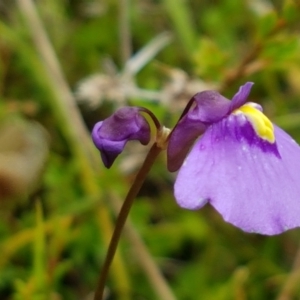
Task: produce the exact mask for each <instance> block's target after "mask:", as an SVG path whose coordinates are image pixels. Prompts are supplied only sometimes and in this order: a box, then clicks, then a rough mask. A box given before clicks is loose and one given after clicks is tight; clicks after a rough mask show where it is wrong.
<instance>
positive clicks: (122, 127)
mask: <svg viewBox="0 0 300 300" xmlns="http://www.w3.org/2000/svg"><path fill="white" fill-rule="evenodd" d="M141 110H142V109H140V108H138V107H123V108H120V109H119V110H117V111H116V112H115V113H114V114H113V115H111V116H110V117H109V118H107V119H105V120H104V121H101V122H98V123H96V125H95V126H94V129H93V131H92V139H93V142H94V144H95V145H96V147H97V148H98V149H99V150H100V153H101V158H102V161H103V163H104V165H105V166H106V167H107V168H110V167H111V166H112V164H113V162H114V161H115V159H116V158H117V156H118V155H119V154H120V153H121V152H122V151H123V149H124V147H125V145H126V143H127V142H128V141H130V140H138V141H140V142H141V143H142V144H143V145H146V144H148V143H149V141H150V127H149V124H148V122H147V121H146V119H145V118H144V117H143V116H142V115H140V114H139V112H140V111H141Z"/></svg>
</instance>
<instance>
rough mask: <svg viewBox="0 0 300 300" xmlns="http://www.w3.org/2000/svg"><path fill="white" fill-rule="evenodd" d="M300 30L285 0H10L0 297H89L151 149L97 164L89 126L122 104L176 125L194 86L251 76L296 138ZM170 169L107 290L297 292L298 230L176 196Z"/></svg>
mask: <svg viewBox="0 0 300 300" xmlns="http://www.w3.org/2000/svg"><path fill="white" fill-rule="evenodd" d="M299 33H300V5H299V2H298V1H292V0H283V1H279V0H278V1H268V0H248V1H247V0H241V1H231V0H214V1H208V0H201V1H196V0H190V1H184V0H160V1H159V0H142V1H138V0H132V1H129V0H86V1H84V0H38V1H35V2H33V1H32V0H16V1H10V0H1V2H0V119H1V122H0V200H1V201H0V205H1V207H0V208H1V210H0V211H1V219H0V251H1V253H0V299H3V300H4V299H22V300H23V299H29V300H31V299H53V300H54V299H55V300H56V299H66V300H68V299H91V295H92V292H93V290H94V289H95V286H96V282H97V278H98V274H99V270H100V268H101V264H102V262H103V258H104V255H105V252H106V247H107V243H108V241H109V238H110V236H111V232H112V229H113V224H114V220H115V215H116V212H117V210H118V207H119V204H120V202H122V199H123V198H124V196H125V194H126V191H127V190H128V188H129V186H130V183H131V182H132V179H133V176H134V174H135V172H136V170H137V168H138V166H139V164H140V162H141V160H142V158H143V157H144V154H145V150H144V149H143V148H140V147H139V146H138V145H137V144H133V145H131V146H130V145H128V148H127V152H126V153H125V154H124V155H122V157H120V158H118V160H117V162H116V164H115V165H114V166H113V167H112V168H111V169H110V170H106V169H105V168H104V167H103V165H102V163H101V161H100V158H99V154H98V153H97V151H96V150H95V149H94V147H93V145H92V144H91V140H90V136H89V133H88V131H87V128H88V130H90V129H91V128H92V126H93V125H94V124H95V122H97V121H98V120H100V119H103V118H105V117H107V116H108V115H110V114H111V113H112V111H114V110H115V109H116V108H117V107H120V106H122V105H124V104H130V105H136V104H139V105H143V106H146V107H148V108H151V109H152V110H153V111H154V112H155V113H156V115H158V116H159V118H160V120H161V122H163V123H164V124H165V125H166V126H168V127H172V126H173V125H174V124H175V122H176V120H177V118H178V117H179V115H180V113H181V111H182V109H183V107H184V105H185V103H187V101H188V100H189V98H190V97H191V96H192V95H193V94H194V93H196V92H198V91H200V90H203V89H212V88H214V89H217V90H219V91H220V92H222V93H223V94H224V95H225V96H227V97H228V98H230V97H231V96H232V95H233V94H234V93H235V92H236V91H237V89H238V87H239V86H240V85H241V84H243V83H245V82H246V81H254V82H255V86H254V88H253V90H252V93H251V100H252V101H255V102H258V103H261V104H262V105H263V106H264V109H265V113H266V114H267V115H268V116H269V117H270V118H271V119H272V120H273V121H274V122H275V123H277V124H278V125H280V126H281V127H283V128H284V129H285V130H287V131H288V132H289V133H291V134H292V135H293V137H294V138H295V139H296V140H298V141H300V130H299V128H300V35H299ZM79 109H80V110H79ZM82 118H83V119H84V123H83V121H82V120H83V119H82ZM84 124H85V125H86V127H85V125H84ZM174 176H175V175H174V174H170V173H168V171H167V170H166V163H165V157H164V155H161V156H160V158H159V160H158V161H157V162H156V164H155V167H154V169H153V170H152V171H151V174H150V176H149V177H148V179H147V182H146V184H145V185H144V187H143V189H142V191H141V192H140V195H139V197H138V199H136V201H135V203H134V207H133V210H132V212H131V214H130V216H131V218H130V219H131V220H130V221H129V222H128V225H129V226H128V227H127V228H126V230H125V231H124V235H123V239H122V243H121V245H120V251H119V253H118V255H117V257H116V259H115V263H114V265H113V268H112V270H111V272H110V279H109V281H108V283H107V297H108V298H107V299H121V300H126V299H160V300H171V299H181V300H189V299H205V300H206V299H208V300H209V299H212V300H216V299H220V300H223V299H224V300H225V299H238V300H240V299H241V300H244V299H278V300H287V299H300V288H299V282H300V250H299V234H300V232H299V230H298V229H295V230H291V231H289V232H286V233H284V234H282V235H280V236H274V237H266V236H260V235H255V234H247V233H243V232H242V231H240V230H239V229H237V228H234V227H233V226H231V225H229V224H226V223H225V222H224V221H223V220H222V219H221V218H220V216H219V215H218V214H217V213H216V212H215V211H214V210H213V209H211V208H210V207H205V208H204V209H201V210H200V211H192V212H191V211H185V210H182V209H180V208H179V207H178V206H177V205H176V203H175V200H174V197H173V194H172V185H173V182H174V178H175V177H174ZM208 176H209V174H208ZM299 184H300V183H299ZM233 188H234V183H233ZM258 192H259V191H258ZM299 217H300V216H299ZM159 272H161V273H159Z"/></svg>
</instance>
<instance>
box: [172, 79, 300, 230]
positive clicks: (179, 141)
mask: <svg viewBox="0 0 300 300" xmlns="http://www.w3.org/2000/svg"><path fill="white" fill-rule="evenodd" d="M251 87H252V83H246V84H245V85H244V86H242V87H241V88H240V90H239V91H238V93H237V94H236V95H235V96H234V97H233V99H232V101H229V100H227V99H226V98H224V97H222V96H221V95H220V94H218V93H217V92H213V91H207V92H202V93H198V94H196V95H195V96H194V97H193V98H192V100H191V103H190V104H189V108H190V109H188V110H187V111H185V113H184V114H183V116H182V118H181V119H180V121H179V122H178V124H177V125H176V127H175V128H174V130H173V132H172V133H171V135H170V140H169V145H168V149H167V151H168V168H169V170H171V171H174V170H177V169H178V168H180V170H179V173H178V176H177V179H176V182H175V198H176V200H177V202H178V204H179V205H180V206H181V207H184V208H187V209H199V208H201V207H203V206H204V205H205V204H206V203H209V204H211V205H212V206H213V207H214V208H215V209H216V210H217V211H218V212H219V213H220V214H221V215H222V216H223V218H224V219H225V220H226V221H227V222H229V223H232V224H233V225H235V226H237V227H239V228H241V229H242V230H244V231H247V232H257V233H261V234H267V235H274V234H279V233H281V232H283V231H285V230H287V229H291V228H294V227H297V226H300V147H299V146H298V145H297V143H296V142H295V141H294V140H293V139H292V138H291V137H290V136H289V135H288V134H287V133H285V132H284V131H283V130H281V129H280V128H278V127H277V126H276V125H273V124H272V123H271V122H270V121H269V119H268V118H267V117H266V116H265V115H264V114H263V113H262V109H261V107H260V106H259V105H257V104H254V103H246V100H247V97H248V95H249V93H250V90H251ZM193 105H194V107H193ZM201 134H202V137H201V138H199V139H198V140H197V141H196V143H195V144H194V146H193V147H192V150H191V151H190V153H189V154H188V155H187V156H186V154H187V152H188V151H189V147H190V146H191V145H192V144H193V142H194V141H195V140H196V139H197V138H198V137H199V135H201ZM182 145H184V146H182ZM185 157H186V158H185Z"/></svg>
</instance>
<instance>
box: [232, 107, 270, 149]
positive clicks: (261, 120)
mask: <svg viewBox="0 0 300 300" xmlns="http://www.w3.org/2000/svg"><path fill="white" fill-rule="evenodd" d="M233 113H243V114H244V115H245V116H246V117H247V119H248V121H249V122H250V123H251V124H252V125H253V128H254V130H255V132H256V134H257V135H258V136H259V137H261V138H262V139H264V140H267V141H269V142H270V143H274V142H275V135H274V127H273V124H272V122H271V121H270V120H269V119H268V118H267V117H266V116H265V115H264V114H263V113H262V112H261V111H259V110H258V109H256V108H255V107H253V106H252V105H249V104H245V105H243V106H241V107H240V108H239V109H236V110H235V111H234V112H233Z"/></svg>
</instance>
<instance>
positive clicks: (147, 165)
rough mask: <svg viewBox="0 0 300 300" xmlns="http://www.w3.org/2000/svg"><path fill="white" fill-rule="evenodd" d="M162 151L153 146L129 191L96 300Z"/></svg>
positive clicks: (109, 250) (118, 220) (103, 286)
mask: <svg viewBox="0 0 300 300" xmlns="http://www.w3.org/2000/svg"><path fill="white" fill-rule="evenodd" d="M162 150H163V149H162V148H160V147H159V146H158V144H157V142H156V143H154V144H153V146H152V147H151V148H150V150H149V152H148V154H147V156H146V158H145V161H144V163H143V165H142V167H141V169H140V170H139V172H138V173H137V175H136V177H135V180H134V182H133V184H132V186H131V188H130V190H129V191H128V194H127V196H126V198H125V200H124V203H123V205H122V207H121V210H120V213H119V216H118V218H117V221H116V225H115V230H114V232H113V235H112V238H111V241H110V244H109V247H108V250H107V254H106V257H105V261H104V264H103V267H102V271H101V274H100V277H99V281H98V285H97V288H96V292H95V296H94V300H102V299H103V293H104V288H105V282H106V279H107V275H108V272H109V268H110V265H111V263H112V261H113V258H114V255H115V252H116V250H117V246H118V243H119V240H120V236H121V232H122V229H123V227H124V224H125V222H126V219H127V217H128V214H129V211H130V208H131V206H132V204H133V201H134V199H135V197H136V196H137V194H138V192H139V191H140V189H141V187H142V184H143V183H144V181H145V179H146V176H147V174H148V173H149V171H150V169H151V167H152V165H153V163H154V161H155V160H156V158H157V156H158V155H159V153H160V152H161V151H162Z"/></svg>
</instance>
